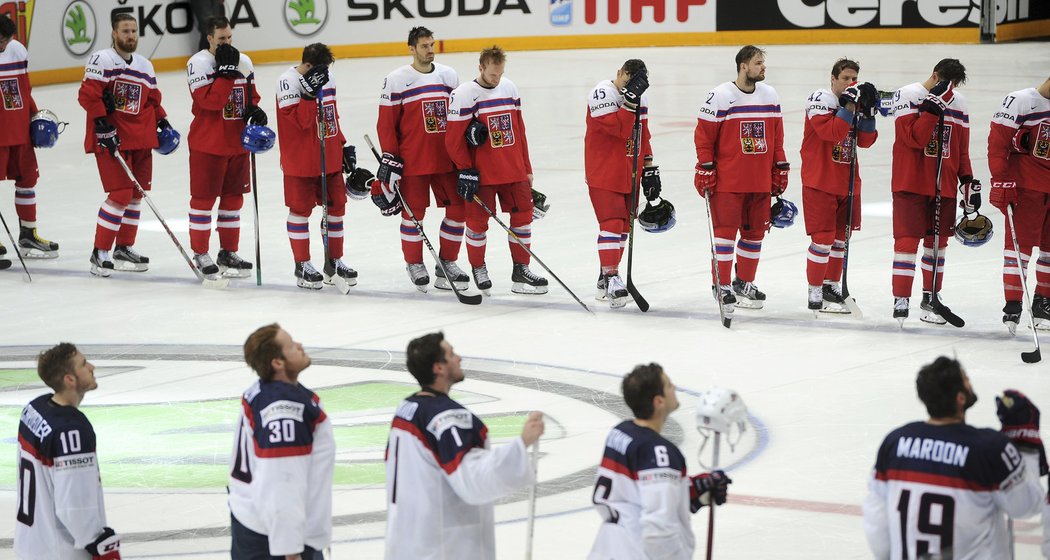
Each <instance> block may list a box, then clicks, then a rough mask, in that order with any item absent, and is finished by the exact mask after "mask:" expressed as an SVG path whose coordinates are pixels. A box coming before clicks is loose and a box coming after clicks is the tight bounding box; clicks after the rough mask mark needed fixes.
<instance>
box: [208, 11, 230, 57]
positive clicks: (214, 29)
mask: <svg viewBox="0 0 1050 560" xmlns="http://www.w3.org/2000/svg"><path fill="white" fill-rule="evenodd" d="M204 28H205V29H207V30H208V45H209V46H210V47H211V48H212V50H215V47H217V46H218V45H229V44H231V43H233V28H232V27H231V26H230V20H229V19H227V17H226V16H212V17H210V18H208V21H207V23H205V24H204Z"/></svg>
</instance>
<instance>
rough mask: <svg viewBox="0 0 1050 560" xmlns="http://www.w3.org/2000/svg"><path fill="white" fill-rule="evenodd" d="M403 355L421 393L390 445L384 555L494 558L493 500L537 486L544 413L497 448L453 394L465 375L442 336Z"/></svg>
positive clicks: (416, 343) (422, 559)
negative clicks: (532, 451) (536, 455)
mask: <svg viewBox="0 0 1050 560" xmlns="http://www.w3.org/2000/svg"><path fill="white" fill-rule="evenodd" d="M406 353H407V359H406V361H407V365H408V371H409V372H410V373H411V374H412V376H413V377H415V378H416V381H418V382H419V385H420V390H419V391H418V392H417V393H415V394H413V395H412V396H410V397H408V398H407V399H405V400H404V401H402V402H401V405H400V406H399V407H398V409H397V412H396V413H395V415H394V420H393V423H392V425H391V427H390V438H389V439H388V440H387V446H386V495H387V518H386V554H385V556H384V557H385V558H386V559H387V560H467V559H469V560H494V559H495V558H496V527H495V520H494V503H495V501H496V500H498V499H500V498H502V497H504V496H506V495H508V494H510V493H511V492H514V491H515V490H520V489H522V488H525V487H526V486H528V485H530V484H534V483H535V473H534V472H533V470H532V468H531V466H530V465H529V460H528V455H527V453H526V448H527V447H528V446H530V445H532V444H533V443H536V441H537V440H539V438H540V436H541V435H542V434H543V414H542V413H540V412H532V413H531V414H529V417H528V419H527V420H526V421H525V427H524V428H522V431H521V437H516V438H513V439H512V440H511V441H510V442H508V443H506V444H504V445H501V446H499V447H492V446H491V442H490V441H489V438H488V428H487V427H486V426H485V423H484V422H482V421H481V419H480V418H478V417H477V416H475V415H474V414H472V413H471V412H470V411H469V410H467V409H466V408H464V407H463V405H461V404H459V403H457V402H456V401H454V400H452V399H451V398H449V396H448V393H449V390H450V389H451V388H452V386H453V385H455V384H456V383H459V382H460V381H463V370H462V369H461V368H460V357H459V356H458V355H456V353H455V351H454V350H453V349H452V346H451V345H450V344H449V343H448V341H446V340H445V337H444V335H443V334H442V333H440V332H438V333H430V334H427V335H425V336H422V337H420V338H417V339H414V340H412V341H411V342H409V343H408V350H407V352H406Z"/></svg>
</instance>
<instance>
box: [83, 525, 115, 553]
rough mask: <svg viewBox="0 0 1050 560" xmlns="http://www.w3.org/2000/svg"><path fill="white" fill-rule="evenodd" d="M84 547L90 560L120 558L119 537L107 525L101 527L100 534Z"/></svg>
mask: <svg viewBox="0 0 1050 560" xmlns="http://www.w3.org/2000/svg"><path fill="white" fill-rule="evenodd" d="M84 548H85V549H86V550H87V551H88V553H90V554H91V559H92V560H120V537H118V536H117V533H116V531H114V530H113V529H110V528H109V527H103V528H102V534H101V535H99V536H98V538H97V539H95V541H94V542H92V543H91V544H89V545H87V546H86V547H84Z"/></svg>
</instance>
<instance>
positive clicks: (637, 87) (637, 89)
mask: <svg viewBox="0 0 1050 560" xmlns="http://www.w3.org/2000/svg"><path fill="white" fill-rule="evenodd" d="M647 89H649V75H648V73H647V72H644V71H643V72H638V73H637V74H635V75H633V76H631V79H630V80H628V81H627V85H626V86H624V88H623V89H621V90H620V93H621V94H623V102H624V105H625V108H626V109H627V110H628V111H631V112H632V113H633V112H634V111H635V109H637V108H638V105H639V104H640V103H641V102H642V94H643V93H645V90H647Z"/></svg>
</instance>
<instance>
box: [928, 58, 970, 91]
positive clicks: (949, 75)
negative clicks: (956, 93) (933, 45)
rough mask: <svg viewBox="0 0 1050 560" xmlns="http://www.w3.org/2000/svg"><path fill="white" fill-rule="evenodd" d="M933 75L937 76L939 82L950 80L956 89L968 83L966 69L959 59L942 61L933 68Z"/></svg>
mask: <svg viewBox="0 0 1050 560" xmlns="http://www.w3.org/2000/svg"><path fill="white" fill-rule="evenodd" d="M933 73H934V74H936V75H937V81H941V80H948V81H950V82H951V83H952V85H953V86H956V87H958V86H961V85H963V84H965V83H966V67H965V66H963V63H962V62H959V59H958V58H945V59H943V60H941V61H940V62H938V63H937V65H936V66H934V67H933Z"/></svg>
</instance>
